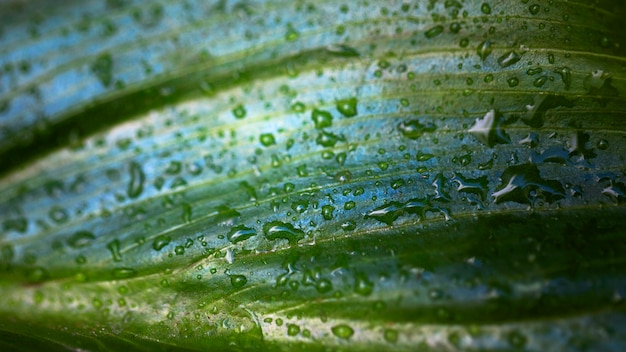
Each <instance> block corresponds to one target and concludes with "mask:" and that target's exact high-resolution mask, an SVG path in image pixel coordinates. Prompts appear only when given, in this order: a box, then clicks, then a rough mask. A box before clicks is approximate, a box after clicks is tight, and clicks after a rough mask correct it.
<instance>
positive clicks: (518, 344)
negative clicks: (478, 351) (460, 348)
mask: <svg viewBox="0 0 626 352" xmlns="http://www.w3.org/2000/svg"><path fill="white" fill-rule="evenodd" d="M537 6H539V5H537ZM507 340H508V341H509V343H510V344H511V346H513V347H514V348H516V349H517V348H523V347H524V346H526V340H527V339H526V336H524V335H522V334H521V333H520V332H518V331H511V332H510V333H509V334H508V337H507Z"/></svg>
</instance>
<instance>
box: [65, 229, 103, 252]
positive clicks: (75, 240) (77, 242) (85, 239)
mask: <svg viewBox="0 0 626 352" xmlns="http://www.w3.org/2000/svg"><path fill="white" fill-rule="evenodd" d="M95 238H96V236H95V235H94V234H93V233H91V232H89V231H78V232H75V233H74V234H73V235H72V236H70V238H68V239H67V244H68V245H69V246H70V247H72V248H82V247H85V246H88V245H89V244H90V243H91V241H93V240H94V239H95Z"/></svg>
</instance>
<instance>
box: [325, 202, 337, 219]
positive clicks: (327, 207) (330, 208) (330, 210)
mask: <svg viewBox="0 0 626 352" xmlns="http://www.w3.org/2000/svg"><path fill="white" fill-rule="evenodd" d="M333 211H335V207H334V206H332V205H324V206H323V207H322V216H323V217H324V220H332V219H333Z"/></svg>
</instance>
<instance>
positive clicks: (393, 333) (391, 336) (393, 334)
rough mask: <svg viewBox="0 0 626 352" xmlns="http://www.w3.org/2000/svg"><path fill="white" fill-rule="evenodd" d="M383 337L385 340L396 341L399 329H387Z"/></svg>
mask: <svg viewBox="0 0 626 352" xmlns="http://www.w3.org/2000/svg"><path fill="white" fill-rule="evenodd" d="M383 337H384V339H385V341H387V342H389V343H396V342H397V341H398V331H397V330H394V329H385V332H384V333H383Z"/></svg>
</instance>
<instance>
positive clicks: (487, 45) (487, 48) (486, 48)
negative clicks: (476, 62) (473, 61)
mask: <svg viewBox="0 0 626 352" xmlns="http://www.w3.org/2000/svg"><path fill="white" fill-rule="evenodd" d="M491 52H492V49H491V42H490V41H489V40H485V41H484V42H482V43H480V44H479V45H478V48H477V49H476V53H477V54H478V56H479V57H480V59H481V60H482V61H485V59H486V58H487V56H489V54H491Z"/></svg>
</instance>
